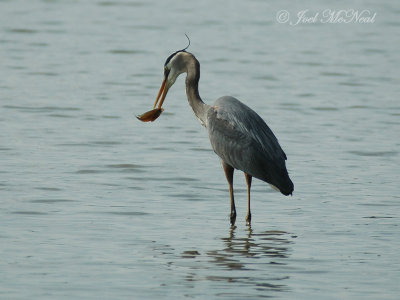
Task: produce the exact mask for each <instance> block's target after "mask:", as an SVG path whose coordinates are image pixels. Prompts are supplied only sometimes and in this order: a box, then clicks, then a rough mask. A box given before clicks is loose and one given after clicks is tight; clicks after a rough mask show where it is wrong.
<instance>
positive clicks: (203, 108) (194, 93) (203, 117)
mask: <svg viewBox="0 0 400 300" xmlns="http://www.w3.org/2000/svg"><path fill="white" fill-rule="evenodd" d="M187 67H188V68H187V70H188V71H187V76H186V95H187V98H188V101H189V104H190V106H191V107H192V109H193V112H194V114H195V115H196V117H197V118H198V119H199V120H200V122H201V124H202V125H203V126H207V111H208V109H209V108H210V106H209V105H207V104H205V103H204V102H203V100H201V98H200V95H199V80H200V63H199V62H198V61H197V59H196V58H194V57H193V59H191V60H190V61H189V62H188V66H187Z"/></svg>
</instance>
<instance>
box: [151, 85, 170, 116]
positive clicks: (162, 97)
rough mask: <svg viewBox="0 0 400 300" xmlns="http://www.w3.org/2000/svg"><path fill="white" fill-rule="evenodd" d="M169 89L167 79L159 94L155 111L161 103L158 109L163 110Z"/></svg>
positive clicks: (155, 103)
mask: <svg viewBox="0 0 400 300" xmlns="http://www.w3.org/2000/svg"><path fill="white" fill-rule="evenodd" d="M168 89H169V87H168V85H167V77H165V78H164V80H163V82H162V84H161V87H160V91H159V92H158V95H157V99H156V102H154V106H153V109H154V108H156V106H157V103H159V104H158V108H159V109H160V108H161V106H162V105H163V103H164V100H165V97H166V96H167V93H168Z"/></svg>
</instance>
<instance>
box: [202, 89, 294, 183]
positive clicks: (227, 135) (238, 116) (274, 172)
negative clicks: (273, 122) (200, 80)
mask: <svg viewBox="0 0 400 300" xmlns="http://www.w3.org/2000/svg"><path fill="white" fill-rule="evenodd" d="M207 128H208V134H209V137H210V142H211V145H212V147H213V149H214V151H215V152H216V153H217V154H218V156H220V157H221V159H222V160H224V161H225V162H226V163H228V164H230V165H231V166H232V167H234V168H236V169H239V170H242V171H244V172H246V173H248V174H250V175H252V176H254V177H256V178H259V179H262V180H265V181H267V182H270V183H272V184H274V182H272V181H273V180H272V178H280V177H286V176H287V171H286V166H285V160H286V155H285V153H284V152H283V150H282V148H281V147H280V145H279V143H278V140H277V138H276V137H275V135H274V134H273V133H272V131H271V129H270V128H269V127H268V126H267V124H266V123H265V122H264V121H263V119H262V118H261V117H260V116H259V115H258V114H257V113H256V112H254V111H253V110H252V109H250V108H249V107H248V106H246V105H244V104H243V103H241V102H240V101H239V100H237V99H235V98H233V97H222V98H219V99H218V100H217V101H216V102H215V106H213V107H211V108H210V109H209V111H208V114H207ZM285 174H286V175H285ZM274 185H276V186H277V184H274Z"/></svg>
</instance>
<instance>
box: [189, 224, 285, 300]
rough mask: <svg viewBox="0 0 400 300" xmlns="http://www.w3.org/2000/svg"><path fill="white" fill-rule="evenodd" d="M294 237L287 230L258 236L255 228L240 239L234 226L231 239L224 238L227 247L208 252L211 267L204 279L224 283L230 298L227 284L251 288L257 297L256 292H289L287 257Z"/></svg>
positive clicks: (230, 234) (225, 293) (191, 277)
mask: <svg viewBox="0 0 400 300" xmlns="http://www.w3.org/2000/svg"><path fill="white" fill-rule="evenodd" d="M292 238H293V237H290V236H289V234H288V233H287V232H284V231H276V230H273V231H264V232H259V233H255V232H253V230H252V229H251V228H248V229H247V232H246V234H245V235H244V236H240V235H239V233H237V232H236V227H232V228H231V229H230V232H229V236H228V237H224V238H221V240H222V241H223V244H224V247H223V248H222V249H221V250H212V251H208V252H207V256H208V257H209V258H211V260H210V261H209V262H210V263H211V267H209V268H208V271H207V273H208V274H207V275H206V277H205V278H203V279H205V280H208V281H212V282H214V283H223V285H222V286H224V289H225V292H223V294H224V296H229V293H227V292H226V288H227V286H226V284H227V283H228V284H230V283H235V287H236V288H237V287H238V286H243V287H247V288H246V289H245V290H247V291H249V288H250V290H252V295H253V296H254V293H255V292H256V294H260V295H265V293H266V292H281V291H288V290H289V288H288V286H287V285H285V284H283V281H284V280H286V279H288V278H289V276H288V269H287V267H286V265H287V263H286V258H288V257H289V252H290V247H289V245H290V244H292V243H293V241H292V240H291V239H292ZM210 273H212V274H210ZM187 280H190V281H193V280H194V278H193V276H190V278H189V277H188V278H187ZM218 295H222V294H221V293H219V294H218ZM231 296H233V294H232V295H231ZM236 296H238V295H237V294H236ZM243 296H245V295H243Z"/></svg>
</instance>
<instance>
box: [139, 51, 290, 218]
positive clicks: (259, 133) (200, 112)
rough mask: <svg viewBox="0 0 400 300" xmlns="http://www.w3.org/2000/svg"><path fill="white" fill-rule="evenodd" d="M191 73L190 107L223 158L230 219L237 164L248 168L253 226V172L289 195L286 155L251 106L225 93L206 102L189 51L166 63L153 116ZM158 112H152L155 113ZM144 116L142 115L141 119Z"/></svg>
mask: <svg viewBox="0 0 400 300" xmlns="http://www.w3.org/2000/svg"><path fill="white" fill-rule="evenodd" d="M184 72H186V73H187V77H186V94H187V98H188V101H189V104H190V106H191V107H192V109H193V111H194V113H195V115H196V117H197V118H198V119H199V120H200V122H201V124H202V125H203V126H205V127H206V128H207V130H208V135H209V138H210V142H211V146H212V148H213V149H214V151H215V153H216V154H217V155H218V156H219V157H220V158H221V160H222V165H223V168H224V171H225V175H226V178H227V180H228V183H229V192H230V198H231V217H230V220H231V224H232V225H234V224H235V220H236V208H235V202H234V196H233V172H234V169H238V170H241V171H243V172H244V173H245V176H246V182H247V187H248V190H247V193H248V212H247V216H246V220H247V223H248V224H249V225H250V222H251V212H250V188H251V180H252V177H255V178H258V179H261V180H263V181H265V182H268V183H269V184H271V185H273V186H274V187H275V188H276V189H278V190H279V191H280V192H281V193H282V194H284V195H290V194H292V192H293V183H292V181H291V180H290V178H289V175H288V172H287V170H286V163H285V161H286V154H285V152H283V150H282V148H281V146H280V145H279V143H278V140H277V138H276V137H275V135H274V134H273V132H272V131H271V129H270V128H269V127H268V125H267V124H266V123H265V122H264V120H263V119H262V118H261V117H260V116H259V115H258V114H257V113H256V112H255V111H253V110H252V109H251V108H249V107H248V106H246V105H245V104H243V103H242V102H240V101H239V100H237V99H236V98H233V97H230V96H224V97H221V98H219V99H217V101H216V102H215V104H214V105H213V106H210V105H208V104H205V103H204V102H203V101H202V100H201V98H200V95H199V90H198V83H199V80H200V64H199V62H198V60H197V59H196V58H195V57H194V55H193V54H191V53H189V52H186V51H185V50H181V51H177V52H175V53H173V54H171V55H170V56H169V57H168V58H167V60H166V62H165V65H164V81H163V83H162V85H161V88H160V92H159V94H158V96H157V99H156V102H155V104H154V108H155V107H156V105H157V103H159V105H158V108H157V109H154V114H155V113H158V114H157V115H156V116H154V117H153V118H148V116H147V114H146V117H147V118H148V120H151V121H153V120H155V119H156V118H157V117H158V115H159V114H160V113H161V111H162V108H161V106H162V104H163V102H164V99H165V97H166V95H167V93H168V90H169V88H170V87H171V86H172V85H173V84H174V83H175V80H176V78H177V77H178V76H179V75H180V74H182V73H184ZM150 113H151V114H153V113H152V112H150ZM142 120H143V119H142Z"/></svg>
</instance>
